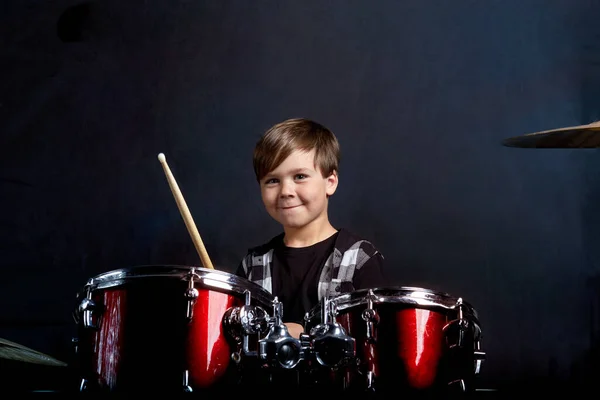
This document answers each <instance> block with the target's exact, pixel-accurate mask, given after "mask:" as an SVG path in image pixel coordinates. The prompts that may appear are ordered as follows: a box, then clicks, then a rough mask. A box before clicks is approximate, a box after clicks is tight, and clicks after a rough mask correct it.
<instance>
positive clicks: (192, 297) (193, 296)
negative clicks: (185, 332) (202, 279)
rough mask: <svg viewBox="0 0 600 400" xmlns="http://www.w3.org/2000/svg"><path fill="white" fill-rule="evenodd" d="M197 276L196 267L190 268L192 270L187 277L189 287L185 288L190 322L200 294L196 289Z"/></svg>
mask: <svg viewBox="0 0 600 400" xmlns="http://www.w3.org/2000/svg"><path fill="white" fill-rule="evenodd" d="M195 277H196V271H195V268H194V267H192V268H190V271H189V272H188V274H187V276H186V278H187V280H188V287H187V289H186V290H185V293H184V296H185V298H186V299H187V303H186V318H187V321H188V323H189V322H191V321H192V319H193V318H194V305H195V304H196V301H197V300H198V296H199V295H200V293H199V292H198V289H196V287H195V286H196V285H195V282H194V278H195Z"/></svg>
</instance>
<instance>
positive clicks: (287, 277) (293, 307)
mask: <svg viewBox="0 0 600 400" xmlns="http://www.w3.org/2000/svg"><path fill="white" fill-rule="evenodd" d="M337 236H338V233H337V232H336V233H335V234H333V235H332V236H330V237H329V238H327V239H325V240H323V241H321V242H319V243H315V244H313V245H312V246H308V247H300V248H296V247H287V246H286V245H285V244H284V243H283V240H281V242H280V243H278V244H277V245H276V246H275V248H274V252H273V295H274V296H277V298H278V300H279V301H280V302H281V303H282V306H283V321H284V322H296V323H299V324H304V315H305V313H306V312H308V311H310V310H311V309H312V308H313V307H315V306H316V305H317V304H318V293H317V288H318V282H319V276H320V274H321V269H322V268H323V266H324V265H325V262H326V261H327V258H328V257H329V256H330V255H331V253H332V252H333V248H334V244H335V239H336V238H337Z"/></svg>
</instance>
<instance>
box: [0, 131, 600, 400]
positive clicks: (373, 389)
mask: <svg viewBox="0 0 600 400" xmlns="http://www.w3.org/2000/svg"><path fill="white" fill-rule="evenodd" d="M599 133H600V122H596V123H592V124H589V125H581V126H575V127H570V128H560V129H555V130H551V131H543V132H537V133H532V134H527V135H523V136H518V137H513V138H509V139H506V140H505V141H504V142H503V144H504V145H505V146H508V147H522V148H595V147H598V146H599V145H600V134H599ZM159 160H160V162H161V164H162V165H163V168H164V171H165V174H166V176H167V179H168V181H169V185H170V187H171V190H172V193H173V195H174V197H175V200H176V202H177V205H178V207H179V210H180V212H181V215H182V217H183V219H184V222H185V224H186V226H187V228H188V231H189V233H190V236H191V238H192V240H193V242H194V245H195V246H196V249H197V250H198V254H199V255H200V259H201V261H202V267H198V266H181V265H145V266H137V267H132V268H125V269H116V270H112V271H108V272H105V273H102V274H100V275H97V276H94V277H92V278H90V279H89V280H88V281H87V282H86V283H85V285H84V286H83V287H82V288H81V290H80V291H79V293H77V296H76V304H75V305H74V308H73V313H72V314H73V318H74V321H75V324H76V330H77V337H76V338H74V339H73V341H74V344H75V346H74V348H75V355H76V357H75V358H74V359H75V360H76V361H75V364H76V365H74V366H73V367H74V369H75V370H76V371H77V374H78V379H77V382H78V383H77V385H78V387H77V388H76V390H77V391H80V392H86V393H104V392H111V393H112V392H134V393H141V392H151V393H157V392H173V393H207V392H214V393H224V391H225V392H227V393H232V392H236V391H238V390H240V391H246V392H247V390H265V389H267V390H268V389H281V388H283V389H285V390H293V391H296V392H302V391H305V390H306V391H307V392H311V393H316V391H320V393H324V392H333V393H342V394H344V393H346V394H349V393H353V394H356V393H363V392H364V393H378V392H379V393H381V392H388V391H389V390H392V391H394V392H396V393H403V392H411V393H412V392H418V393H421V392H435V393H437V392H440V393H470V392H473V391H475V390H477V378H478V376H479V375H480V371H481V367H482V363H483V361H484V360H485V358H486V353H485V352H484V351H482V348H481V341H482V329H481V325H480V321H479V317H478V314H477V311H476V310H475V308H474V307H473V306H472V305H471V304H469V303H468V302H467V301H464V300H463V299H462V298H461V297H454V296H451V295H450V294H447V293H443V292H438V291H433V290H430V289H427V288H420V287H409V286H399V287H380V288H372V289H362V290H356V291H354V292H350V293H343V294H339V295H336V296H331V297H327V298H324V299H322V300H321V302H320V304H318V306H316V307H315V308H313V309H312V310H311V311H310V312H308V313H307V314H306V316H305V321H304V322H305V324H304V325H305V329H304V332H303V333H302V334H300V336H299V337H293V336H292V335H291V334H290V333H289V332H288V330H287V327H286V325H285V324H284V323H283V322H282V319H283V309H284V306H285V305H284V304H282V303H281V302H279V300H278V299H277V297H276V296H273V295H272V294H271V293H270V292H268V291H266V290H265V289H263V288H262V287H261V286H259V285H257V284H256V283H254V282H250V281H248V280H245V279H243V278H241V277H239V276H236V275H233V274H230V273H227V272H224V271H219V270H216V269H215V268H214V267H213V265H212V263H211V261H210V258H209V257H208V255H207V253H206V250H205V248H204V245H203V243H202V240H201V238H200V235H199V234H198V232H197V229H196V228H195V225H194V223H193V220H192V219H191V216H190V214H189V210H188V208H187V206H186V205H185V202H184V200H183V197H182V195H181V192H180V191H179V188H178V186H177V183H176V182H175V180H174V178H173V175H172V173H171V171H170V169H169V168H168V165H167V164H166V159H165V157H164V155H163V154H162V153H161V154H160V155H159ZM0 358H5V359H12V360H18V361H23V362H27V363H38V364H45V365H52V366H65V365H66V363H63V362H61V361H59V360H55V359H53V358H52V357H50V356H47V355H45V354H42V353H39V352H36V351H34V350H32V349H29V348H27V347H25V346H22V345H19V344H16V343H14V342H10V341H7V340H4V339H0Z"/></svg>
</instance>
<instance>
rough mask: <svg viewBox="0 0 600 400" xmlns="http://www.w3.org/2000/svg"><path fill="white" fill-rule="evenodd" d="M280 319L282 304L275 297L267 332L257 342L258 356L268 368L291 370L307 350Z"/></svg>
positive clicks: (302, 358) (281, 316)
mask: <svg viewBox="0 0 600 400" xmlns="http://www.w3.org/2000/svg"><path fill="white" fill-rule="evenodd" d="M282 318H283V304H282V303H281V302H280V301H279V299H278V298H277V297H275V299H274V300H273V317H272V319H271V321H270V325H271V326H270V328H269V332H268V333H267V335H266V336H265V337H264V338H263V339H260V340H259V341H258V346H259V355H260V358H261V360H263V361H266V362H267V364H268V365H269V366H274V367H281V368H284V369H292V368H295V367H296V366H297V365H298V364H299V363H300V361H302V360H304V356H305V351H306V350H307V349H305V348H303V346H302V342H301V341H300V339H296V338H295V337H293V336H292V335H290V333H289V331H288V329H287V326H285V324H284V323H283V320H282Z"/></svg>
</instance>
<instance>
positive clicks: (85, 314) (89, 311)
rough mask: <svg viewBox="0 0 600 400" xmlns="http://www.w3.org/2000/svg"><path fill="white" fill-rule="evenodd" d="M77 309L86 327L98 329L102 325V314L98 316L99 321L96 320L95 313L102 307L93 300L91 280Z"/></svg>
mask: <svg viewBox="0 0 600 400" xmlns="http://www.w3.org/2000/svg"><path fill="white" fill-rule="evenodd" d="M77 310H78V314H79V318H81V319H82V320H83V322H82V323H83V326H84V327H85V328H91V329H98V327H99V326H100V316H98V319H97V321H95V322H94V313H95V312H96V311H100V307H99V306H98V305H97V304H96V302H95V301H94V300H92V290H91V282H90V283H89V284H88V285H86V296H85V298H84V299H83V300H81V303H79V307H78V308H77Z"/></svg>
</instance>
